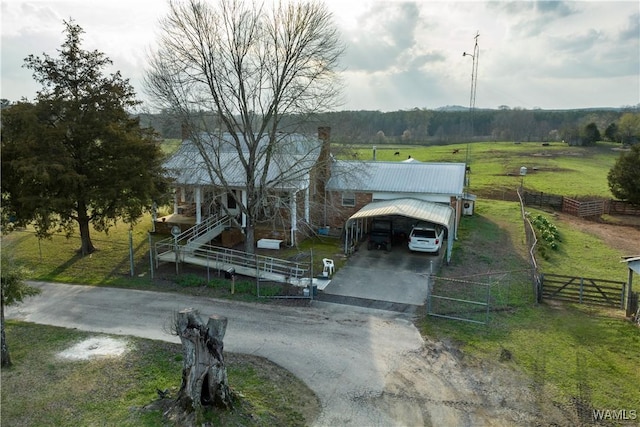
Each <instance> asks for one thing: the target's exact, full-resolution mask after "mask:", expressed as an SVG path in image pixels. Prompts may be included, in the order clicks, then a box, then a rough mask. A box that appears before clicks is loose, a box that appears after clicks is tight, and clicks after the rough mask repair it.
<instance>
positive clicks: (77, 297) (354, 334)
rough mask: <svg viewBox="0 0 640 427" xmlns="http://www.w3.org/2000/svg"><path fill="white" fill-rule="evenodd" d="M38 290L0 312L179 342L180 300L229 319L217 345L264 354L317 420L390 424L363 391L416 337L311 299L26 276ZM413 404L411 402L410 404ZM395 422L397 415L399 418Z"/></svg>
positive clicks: (378, 387) (399, 322) (389, 319)
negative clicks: (285, 303) (295, 302)
mask: <svg viewBox="0 0 640 427" xmlns="http://www.w3.org/2000/svg"><path fill="white" fill-rule="evenodd" d="M30 284H31V285H32V286H35V287H38V288H40V289H41V290H42V293H41V294H40V295H38V296H36V297H33V298H29V300H28V301H27V303H25V304H21V305H18V306H14V307H9V308H8V309H7V313H6V314H7V318H11V319H18V320H23V321H27V322H33V323H40V324H47V325H54V326H62V327H68V328H78V329H82V330H86V331H93V332H101V333H107V334H116V335H132V336H138V337H144V338H150V339H156V340H164V341H170V342H176V343H178V342H179V339H178V338H177V337H176V336H173V335H171V334H169V332H168V331H169V326H170V324H171V319H172V316H173V313H175V312H177V311H178V310H180V309H183V308H186V307H193V308H196V309H198V310H199V311H200V312H201V314H202V316H203V317H204V316H209V315H211V314H218V315H222V316H226V317H227V318H228V319H229V325H228V328H227V333H226V336H225V338H224V344H225V350H227V351H230V352H236V353H247V354H255V355H258V356H262V357H266V358H267V359H269V360H271V361H272V362H275V363H277V364H279V365H280V366H282V367H284V368H285V369H287V370H289V371H290V372H291V373H293V374H294V375H296V376H297V377H298V378H300V379H301V380H302V381H304V382H305V383H306V384H307V385H308V386H309V387H310V388H311V389H312V390H313V391H314V392H315V393H316V394H317V395H318V398H319V399H320V402H321V404H322V412H321V414H320V417H319V418H318V419H317V420H316V423H315V425H318V426H329V425H332V426H335V425H353V426H364V425H367V426H374V425H377V426H389V425H398V420H397V419H396V417H395V415H394V414H393V413H388V411H385V410H384V409H383V408H380V406H379V405H377V404H376V402H374V401H369V400H366V399H364V400H363V399H362V397H365V396H379V395H381V394H382V392H383V389H384V387H385V383H386V377H387V375H388V374H389V373H390V372H392V371H393V370H395V369H396V368H397V367H398V365H399V364H401V363H402V359H403V357H405V355H407V354H409V353H411V352H414V351H417V350H418V349H420V348H421V346H422V345H423V340H422V338H421V336H420V334H419V333H418V331H417V329H416V328H415V327H414V325H413V324H412V323H411V321H410V319H409V318H408V317H406V316H404V315H399V314H398V313H391V312H385V311H379V310H370V309H363V308H357V307H352V306H343V305H339V304H323V303H319V302H316V303H314V306H313V307H311V308H298V307H282V306H270V305H263V304H246V303H238V302H230V301H224V300H216V299H210V298H202V297H191V296H183V295H176V294H167V293H161V292H151V291H137V290H124V289H114V288H97V287H90V286H78V285H66V284H54V283H44V282H30ZM415 409H416V410H418V408H415ZM401 424H402V423H401Z"/></svg>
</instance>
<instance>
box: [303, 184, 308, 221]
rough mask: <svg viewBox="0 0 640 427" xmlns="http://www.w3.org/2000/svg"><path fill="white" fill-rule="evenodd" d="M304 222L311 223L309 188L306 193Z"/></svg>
mask: <svg viewBox="0 0 640 427" xmlns="http://www.w3.org/2000/svg"><path fill="white" fill-rule="evenodd" d="M304 220H305V221H307V223H309V187H307V189H306V190H305V192H304Z"/></svg>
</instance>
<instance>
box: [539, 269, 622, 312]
mask: <svg viewBox="0 0 640 427" xmlns="http://www.w3.org/2000/svg"><path fill="white" fill-rule="evenodd" d="M626 285H627V284H626V283H625V282H618V281H613V280H605V279H592V278H588V277H575V276H562V275H559V274H549V273H545V274H543V275H542V298H543V299H544V298H548V299H557V300H563V301H569V302H577V303H580V304H590V305H602V306H607V307H614V308H620V309H624V295H625V289H626Z"/></svg>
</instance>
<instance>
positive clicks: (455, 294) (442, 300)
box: [427, 276, 491, 325]
mask: <svg viewBox="0 0 640 427" xmlns="http://www.w3.org/2000/svg"><path fill="white" fill-rule="evenodd" d="M490 301H491V284H489V283H481V282H472V281H468V280H460V279H450V278H444V277H435V276H431V277H430V280H429V285H428V286H427V314H429V315H430V316H435V317H443V318H445V319H453V320H461V321H464V322H471V323H479V324H483V325H484V324H487V323H488V322H489V310H490Z"/></svg>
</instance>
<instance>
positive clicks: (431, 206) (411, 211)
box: [349, 198, 454, 229]
mask: <svg viewBox="0 0 640 427" xmlns="http://www.w3.org/2000/svg"><path fill="white" fill-rule="evenodd" d="M387 215H402V216H406V217H409V218H415V219H417V220H422V221H428V222H432V223H435V224H441V225H444V226H445V227H447V228H449V229H452V228H453V220H454V211H453V208H452V207H451V206H448V205H444V204H442V203H434V202H427V201H424V200H418V199H411V198H403V199H392V200H382V201H379V202H371V203H369V204H368V205H366V206H364V207H363V208H362V209H360V210H359V211H358V212H356V213H355V214H353V215H351V217H350V218H349V221H352V220H354V219H359V218H368V217H374V216H387Z"/></svg>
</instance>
